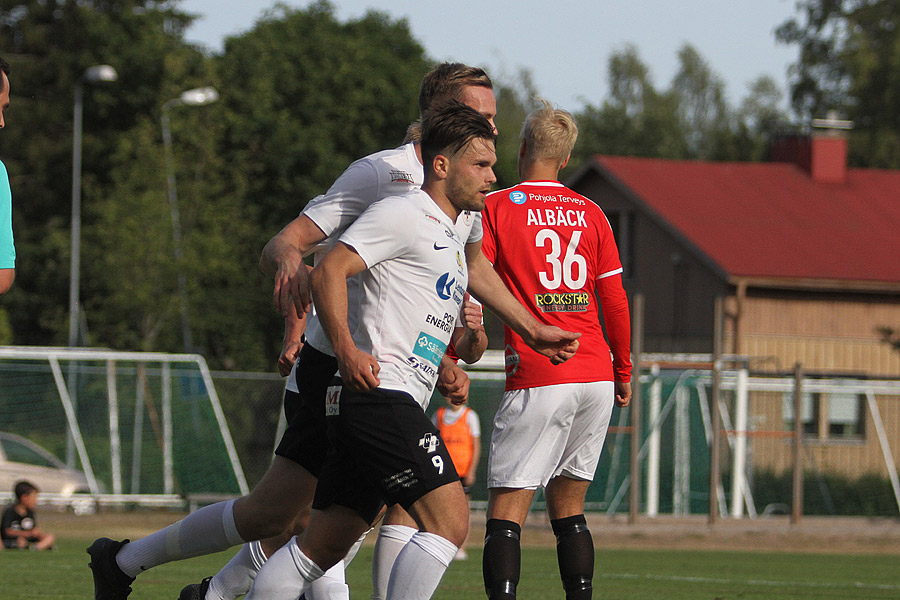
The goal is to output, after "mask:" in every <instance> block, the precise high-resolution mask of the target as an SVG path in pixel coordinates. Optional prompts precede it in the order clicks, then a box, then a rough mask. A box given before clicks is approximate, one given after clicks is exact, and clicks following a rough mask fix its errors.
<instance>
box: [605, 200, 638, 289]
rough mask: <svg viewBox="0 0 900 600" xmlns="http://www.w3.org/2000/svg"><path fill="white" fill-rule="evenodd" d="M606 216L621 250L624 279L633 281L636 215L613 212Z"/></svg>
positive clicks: (620, 256) (625, 212)
mask: <svg viewBox="0 0 900 600" xmlns="http://www.w3.org/2000/svg"><path fill="white" fill-rule="evenodd" d="M606 216H607V218H608V219H609V225H610V227H612V232H613V237H615V238H616V246H617V247H618V248H619V260H620V261H622V279H631V278H633V277H634V213H633V212H628V211H613V212H608V213H606Z"/></svg>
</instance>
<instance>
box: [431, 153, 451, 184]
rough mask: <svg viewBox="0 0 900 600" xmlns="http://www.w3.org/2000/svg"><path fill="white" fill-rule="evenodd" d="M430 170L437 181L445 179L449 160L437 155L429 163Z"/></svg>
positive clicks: (448, 170) (448, 169) (448, 168)
mask: <svg viewBox="0 0 900 600" xmlns="http://www.w3.org/2000/svg"><path fill="white" fill-rule="evenodd" d="M431 170H432V171H434V174H435V176H436V177H437V178H438V179H446V178H447V174H448V173H449V172H450V159H449V158H447V157H446V156H444V155H443V154H438V155H437V156H435V157H434V160H432V161H431Z"/></svg>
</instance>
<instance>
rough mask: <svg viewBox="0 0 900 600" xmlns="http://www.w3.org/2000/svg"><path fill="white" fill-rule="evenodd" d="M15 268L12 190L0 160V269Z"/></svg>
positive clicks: (4, 167) (4, 166)
mask: <svg viewBox="0 0 900 600" xmlns="http://www.w3.org/2000/svg"><path fill="white" fill-rule="evenodd" d="M15 268H16V246H15V244H13V229H12V192H11V191H10V189H9V174H8V173H7V172H6V165H4V164H3V163H2V162H0V269H15Z"/></svg>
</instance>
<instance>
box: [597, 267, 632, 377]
mask: <svg viewBox="0 0 900 600" xmlns="http://www.w3.org/2000/svg"><path fill="white" fill-rule="evenodd" d="M597 297H598V298H599V299H600V307H601V309H602V310H603V322H604V323H605V324H606V336H607V337H608V338H609V349H610V351H612V355H613V373H614V374H615V378H616V379H615V380H616V381H631V319H630V316H629V312H628V298H627V297H626V295H625V289H624V288H623V287H622V276H621V275H619V274H616V275H610V276H608V277H602V278H601V279H598V280H597Z"/></svg>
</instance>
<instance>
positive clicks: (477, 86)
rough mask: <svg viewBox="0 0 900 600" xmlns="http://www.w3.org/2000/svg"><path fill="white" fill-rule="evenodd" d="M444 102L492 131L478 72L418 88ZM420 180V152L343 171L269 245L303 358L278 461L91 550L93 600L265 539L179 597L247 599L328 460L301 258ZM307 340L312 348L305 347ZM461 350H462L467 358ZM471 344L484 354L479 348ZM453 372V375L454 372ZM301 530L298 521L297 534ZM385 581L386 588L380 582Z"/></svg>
mask: <svg viewBox="0 0 900 600" xmlns="http://www.w3.org/2000/svg"><path fill="white" fill-rule="evenodd" d="M448 100H459V101H461V102H464V103H466V104H468V105H470V106H472V107H473V108H475V109H476V110H478V111H479V112H480V113H481V114H482V115H483V116H484V117H485V118H487V119H488V120H489V121H490V122H491V123H492V124H493V118H494V114H495V112H496V103H495V101H494V96H493V91H492V85H491V81H490V79H489V78H488V76H487V75H486V74H485V73H484V71H482V70H481V69H477V68H474V67H468V66H466V65H462V64H459V63H444V64H441V65H438V66H437V67H436V68H435V69H433V70H432V71H431V72H429V73H428V74H427V75H426V76H425V78H424V79H423V81H422V87H421V90H420V94H419V106H420V110H422V111H423V112H424V111H425V110H427V109H429V108H430V107H431V106H432V105H433V104H438V103H443V102H447V101H448ZM422 179H423V174H422V164H421V158H420V156H419V149H418V144H416V143H412V142H410V143H407V144H404V145H403V146H400V147H399V148H396V149H394V150H386V151H383V152H378V153H375V154H373V155H370V156H368V157H366V158H363V159H361V160H359V161H356V162H355V163H353V164H352V165H351V166H350V167H348V168H347V170H346V171H345V172H344V173H343V174H342V175H341V177H339V178H338V180H337V181H335V183H334V184H333V185H332V187H331V188H330V189H329V190H328V192H326V194H325V195H324V196H320V197H318V198H316V199H314V200H313V201H311V202H310V203H309V205H308V206H307V207H306V209H305V210H304V211H303V213H301V215H300V216H299V217H298V218H297V219H295V220H294V221H292V222H291V223H290V224H288V225H287V226H286V227H285V228H284V229H283V230H282V231H281V232H280V233H279V234H278V235H276V236H275V237H274V238H273V239H272V240H271V241H270V242H269V244H267V246H266V248H265V249H264V251H263V256H262V258H261V261H260V263H261V267H262V268H263V270H264V271H266V272H269V273H274V274H275V303H276V308H277V309H278V310H279V311H280V312H282V314H283V315H284V316H285V319H286V337H285V343H284V347H285V354H286V355H288V356H289V358H287V359H286V361H287V362H288V363H290V362H293V359H294V356H293V355H295V354H296V353H300V354H302V355H301V356H299V357H298V359H297V364H296V366H295V372H292V373H291V376H290V378H289V384H288V387H287V390H286V392H285V413H286V416H288V422H289V427H288V431H286V432H285V436H284V437H283V439H282V441H281V443H280V444H279V447H278V449H277V450H276V457H275V459H274V460H273V462H272V464H271V466H270V467H269V469H268V471H267V472H266V474H265V475H264V476H263V478H262V480H261V481H260V482H259V483H258V484H257V485H256V486H255V487H254V489H253V490H252V491H251V493H250V495H248V496H245V497H243V498H239V499H237V500H232V501H227V502H219V503H216V504H212V505H210V506H206V507H203V508H202V509H200V510H199V511H196V512H194V513H192V514H191V515H188V516H187V517H185V519H183V520H181V521H179V522H177V523H174V524H173V525H171V526H169V527H168V528H166V529H163V530H161V531H159V532H156V533H155V534H152V535H150V536H147V537H145V538H142V539H140V540H135V541H134V542H129V541H127V540H125V541H121V542H117V541H113V540H110V539H108V538H100V539H98V540H96V541H95V542H94V543H93V544H92V545H91V547H90V548H89V549H88V553H89V554H90V555H91V563H90V566H91V570H92V571H93V577H94V591H95V598H97V599H100V598H103V599H108V600H121V599H124V598H126V597H127V596H128V594H130V592H131V587H130V586H131V583H132V582H133V581H134V579H135V577H136V576H137V575H138V574H139V573H140V572H142V571H144V570H147V569H149V568H152V567H154V566H157V565H160V564H163V563H166V562H170V561H173V560H182V559H185V558H189V557H192V556H199V555H202V554H209V553H212V552H219V551H221V550H225V549H227V548H229V547H231V546H234V545H239V544H242V543H245V542H250V541H252V540H260V539H265V540H266V542H267V543H265V544H260V543H258V542H257V543H254V544H246V545H245V546H244V547H243V548H242V549H241V550H240V551H239V552H238V554H237V555H236V556H235V557H234V558H233V559H232V561H231V562H230V563H229V564H228V565H227V566H226V568H225V569H223V571H222V572H220V574H218V575H217V576H216V577H214V578H211V579H207V580H204V581H203V582H202V583H201V584H192V585H190V586H187V587H186V588H185V589H184V590H182V595H181V598H182V599H184V600H194V599H198V600H201V599H203V598H235V597H238V596H240V595H242V594H244V593H246V591H247V590H248V589H249V586H250V584H251V583H252V580H253V577H255V574H256V572H257V571H258V570H259V567H260V566H261V565H262V563H263V562H264V561H265V560H266V557H267V556H268V555H270V554H271V553H273V552H274V551H275V550H276V549H277V548H279V547H280V545H281V544H282V543H283V542H284V541H286V540H287V539H289V537H290V536H285V535H284V532H285V531H290V530H292V529H293V526H294V524H295V520H297V519H298V517H301V516H302V515H303V513H304V510H306V511H308V508H309V505H310V503H311V502H312V497H313V492H314V490H315V486H316V479H317V476H318V471H319V469H320V468H321V464H322V461H323V460H324V457H325V451H326V449H327V442H326V440H325V433H324V431H325V428H324V409H323V408H321V407H324V395H325V387H326V385H327V383H328V382H329V381H330V379H331V376H332V375H333V374H334V373H335V372H336V370H337V363H336V362H335V359H334V357H333V356H332V355H330V354H328V353H330V352H331V349H330V345H329V343H328V340H327V338H326V337H324V336H321V335H319V336H316V334H315V327H316V326H315V321H316V319H315V316H310V318H309V321H310V331H309V332H307V335H308V340H307V343H306V344H305V345H303V350H302V351H301V350H300V340H299V335H300V333H302V331H303V329H302V325H303V323H302V322H300V316H299V315H305V312H306V310H307V308H308V307H309V301H310V295H309V289H308V279H307V270H306V266H305V265H304V263H303V255H304V254H306V253H308V252H311V251H313V250H314V249H316V247H317V246H318V245H319V244H320V243H321V244H325V247H327V245H328V244H329V243H333V242H334V241H335V240H337V238H338V237H339V236H340V234H341V233H342V232H343V231H344V230H345V229H346V228H347V226H348V225H349V224H350V223H352V222H353V221H354V220H355V218H356V217H357V216H359V214H361V213H362V211H363V210H365V208H366V207H368V206H369V205H370V204H372V203H374V202H375V201H376V200H379V199H381V198H383V197H385V196H386V195H389V194H397V193H402V192H403V191H405V190H407V189H411V188H418V187H419V186H420V185H421V183H422ZM477 219H478V221H477V223H476V222H473V225H476V226H477V228H478V229H477V235H478V236H479V237H480V216H478V217H477ZM466 331H467V332H468V331H470V330H469V329H466ZM466 335H469V334H468V333H467V334H466ZM481 335H483V331H482V333H481ZM313 338H314V339H315V340H317V343H314V342H312V341H311V340H312V339H313ZM472 341H474V340H472ZM464 342H465V340H463V343H461V344H460V346H461V352H462V353H463V354H465V352H464V351H463V350H464V349H465V348H466V344H465V343H464ZM475 343H476V345H481V344H482V342H480V341H476V342H475ZM481 348H482V349H483V345H481ZM292 354H293V355H292ZM463 358H464V359H466V358H471V357H467V356H463ZM283 362H285V361H282V363H283ZM444 366H445V367H450V369H447V370H444V371H442V373H449V376H448V377H447V379H446V383H447V384H448V386H451V387H448V389H449V390H450V391H451V392H452V391H455V392H456V393H460V394H463V395H465V393H466V390H467V386H468V381H467V379H465V375H464V374H462V375H460V374H459V371H460V370H459V369H458V368H456V367H455V363H453V362H452V361H445V364H444ZM454 368H455V369H456V370H455V371H454V370H451V369H454ZM460 381H461V382H462V385H463V387H462V389H455V390H454V388H453V387H452V386H453V385H459V384H460ZM298 383H299V384H298ZM308 403H313V404H311V405H310V404H308ZM316 407H319V409H318V410H317V408H316ZM300 524H302V519H301V523H298V526H299V525H300ZM406 529H408V528H406ZM400 537H401V538H406V539H408V537H411V534H407V533H403V534H402V535H401V536H400ZM401 541H402V540H401ZM403 543H405V541H403ZM393 546H394V547H393V548H391V545H390V544H388V545H386V546H385V547H386V548H387V549H388V550H389V551H392V552H394V553H396V552H399V548H402V543H400V544H394V545H393ZM397 546H399V548H398V547H397ZM384 562H386V563H387V564H388V567H387V568H386V570H387V571H388V572H389V568H390V561H389V560H387V561H384ZM341 579H342V577H341V578H339V580H338V581H335V582H334V584H335V585H330V584H329V585H328V587H330V588H331V589H330V590H328V591H327V592H326V593H325V594H324V595H325V598H328V600H333V598H340V597H342V594H343V597H346V591H345V590H344V591H341V589H339V588H340V580H341ZM382 579H383V580H386V577H382ZM385 583H386V582H385ZM345 587H346V586H344V588H345ZM319 600H323V599H319Z"/></svg>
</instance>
